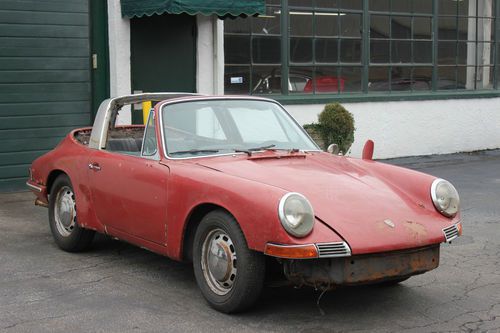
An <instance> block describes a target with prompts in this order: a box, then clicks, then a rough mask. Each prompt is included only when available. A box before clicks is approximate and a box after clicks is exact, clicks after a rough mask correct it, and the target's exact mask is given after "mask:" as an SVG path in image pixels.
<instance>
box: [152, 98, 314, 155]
mask: <svg viewBox="0 0 500 333" xmlns="http://www.w3.org/2000/svg"><path fill="white" fill-rule="evenodd" d="M207 100H250V101H265V102H271V103H274V104H276V105H278V106H279V107H280V108H281V109H282V110H283V112H285V114H286V115H288V117H290V118H291V120H292V121H293V122H294V123H295V124H296V125H297V126H298V127H299V128H300V129H301V130H302V132H304V133H305V135H306V136H307V137H308V138H309V139H310V140H311V142H313V143H314V145H315V146H316V147H318V145H317V144H316V142H315V141H314V140H313V139H312V138H311V137H310V136H309V134H308V133H307V131H306V130H305V129H304V128H303V127H302V126H300V124H299V123H298V122H297V120H295V118H294V117H293V116H292V115H291V114H290V113H289V112H288V111H287V110H286V109H285V108H284V107H283V105H281V104H280V103H278V102H277V101H275V100H272V99H269V98H263V97H248V96H241V97H240V96H200V95H198V96H193V97H191V98H189V99H186V98H183V99H176V100H170V101H169V100H167V101H163V102H161V105H160V107H159V108H158V111H159V112H158V113H159V114H158V117H159V120H160V136H161V141H162V146H163V155H164V156H165V158H166V159H167V160H188V159H194V158H204V157H216V156H230V155H242V154H245V153H236V152H232V153H222V154H211V155H200V156H190V157H170V156H168V154H167V144H166V140H165V133H164V129H163V108H164V107H165V106H168V105H171V104H177V103H186V102H192V101H207ZM303 151H304V152H322V150H321V149H319V147H318V149H317V150H303Z"/></svg>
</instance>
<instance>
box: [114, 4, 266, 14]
mask: <svg viewBox="0 0 500 333" xmlns="http://www.w3.org/2000/svg"><path fill="white" fill-rule="evenodd" d="M121 7H122V16H123V17H129V18H132V17H141V16H144V15H146V16H151V15H153V14H158V15H160V14H164V13H168V14H182V13H187V14H189V15H196V14H203V15H212V14H215V15H217V16H219V17H221V18H225V17H236V16H243V17H245V16H253V15H257V14H264V13H265V9H266V8H265V0H240V1H236V0H121Z"/></svg>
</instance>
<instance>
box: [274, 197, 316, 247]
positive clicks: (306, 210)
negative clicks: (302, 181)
mask: <svg viewBox="0 0 500 333" xmlns="http://www.w3.org/2000/svg"><path fill="white" fill-rule="evenodd" d="M278 215H279V218H280V221H281V225H282V226H283V228H285V230H286V231H287V232H288V233H289V234H290V235H292V236H295V237H305V236H307V235H309V234H310V233H311V231H312V229H313V227H314V221H315V218H314V211H313V208H312V205H311V203H310V202H309V200H307V198H306V197H305V196H303V195H302V194H300V193H296V192H290V193H287V194H285V195H284V196H283V197H282V198H281V199H280V202H279V205H278Z"/></svg>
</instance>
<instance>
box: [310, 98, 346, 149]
mask: <svg viewBox="0 0 500 333" xmlns="http://www.w3.org/2000/svg"><path fill="white" fill-rule="evenodd" d="M304 128H305V129H306V131H307V132H308V133H309V134H310V135H311V137H312V138H313V139H314V140H315V141H316V143H317V144H318V145H319V146H320V147H322V148H323V149H324V150H326V149H327V148H328V146H329V145H330V144H332V143H336V144H337V145H338V146H339V149H340V152H341V153H342V154H347V152H349V149H350V148H351V145H352V143H353V141H354V130H355V128H354V118H353V116H352V114H351V113H350V112H349V111H347V110H346V109H345V108H344V107H343V106H342V105H340V104H339V103H330V104H326V105H325V108H324V109H323V111H321V113H320V114H319V115H318V122H317V123H312V124H307V125H304Z"/></svg>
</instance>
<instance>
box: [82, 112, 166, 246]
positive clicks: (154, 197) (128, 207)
mask: <svg viewBox="0 0 500 333" xmlns="http://www.w3.org/2000/svg"><path fill="white" fill-rule="evenodd" d="M129 141H130V140H129ZM121 146H122V147H121V148H122V149H123V148H124V147H125V148H127V147H126V146H127V145H123V144H122V145H121ZM115 148H116V144H115ZM88 167H89V181H90V185H91V191H92V201H93V207H94V209H95V213H96V215H97V218H98V219H99V220H100V221H101V223H102V224H104V225H105V226H106V228H107V229H108V232H109V233H111V234H113V229H116V230H118V231H121V232H125V233H128V234H130V235H132V236H135V237H139V238H141V239H145V240H148V241H151V242H154V243H157V244H165V225H166V216H167V184H168V181H167V180H168V177H169V168H168V167H167V166H165V165H162V164H160V163H159V154H158V142H157V137H156V134H155V122H154V111H151V113H150V115H149V119H148V122H147V125H146V127H145V131H144V136H143V140H142V148H141V149H140V152H129V151H122V150H119V149H117V150H115V151H109V149H108V150H104V149H102V150H101V149H100V150H95V151H94V152H93V153H92V154H91V156H90V162H89V165H88Z"/></svg>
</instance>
